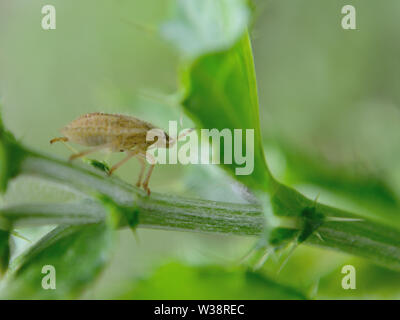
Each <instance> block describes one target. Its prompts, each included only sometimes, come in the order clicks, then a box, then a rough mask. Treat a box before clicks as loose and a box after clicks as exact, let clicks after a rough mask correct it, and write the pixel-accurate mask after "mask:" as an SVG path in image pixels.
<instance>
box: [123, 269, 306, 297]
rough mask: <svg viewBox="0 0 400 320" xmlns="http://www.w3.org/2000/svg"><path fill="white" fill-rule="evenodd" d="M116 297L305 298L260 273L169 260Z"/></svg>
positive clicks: (301, 294)
mask: <svg viewBox="0 0 400 320" xmlns="http://www.w3.org/2000/svg"><path fill="white" fill-rule="evenodd" d="M118 298H119V299H161V300H162V299H278V300H279V299H307V297H306V296H305V295H304V294H303V293H301V292H299V291H297V290H295V289H293V288H291V287H288V286H284V285H281V284H279V283H277V282H275V281H272V280H270V279H268V278H266V277H264V276H262V275H260V274H257V273H253V272H249V271H243V270H238V269H236V270H227V269H224V268H222V267H217V266H202V267H190V266H185V265H182V264H179V263H170V264H167V265H165V266H162V267H161V268H159V269H158V270H157V271H156V272H155V273H154V274H153V275H152V276H151V277H150V278H149V279H146V280H141V281H139V282H138V284H137V285H136V287H135V288H134V289H133V290H129V291H127V292H126V293H124V294H122V295H121V296H119V297H118Z"/></svg>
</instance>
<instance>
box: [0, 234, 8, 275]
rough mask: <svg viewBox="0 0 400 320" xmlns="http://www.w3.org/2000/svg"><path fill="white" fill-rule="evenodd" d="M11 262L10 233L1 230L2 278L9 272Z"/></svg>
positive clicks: (0, 264)
mask: <svg viewBox="0 0 400 320" xmlns="http://www.w3.org/2000/svg"><path fill="white" fill-rule="evenodd" d="M9 262H10V232H8V231H6V230H1V229H0V277H1V276H2V275H3V274H4V273H5V272H6V271H7V269H8V264H9Z"/></svg>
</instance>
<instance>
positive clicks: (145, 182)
mask: <svg viewBox="0 0 400 320" xmlns="http://www.w3.org/2000/svg"><path fill="white" fill-rule="evenodd" d="M154 166H155V164H152V165H151V166H150V168H149V171H148V172H147V175H146V179H144V182H143V189H144V190H145V191H147V195H150V189H149V180H150V177H151V174H152V172H153V169H154Z"/></svg>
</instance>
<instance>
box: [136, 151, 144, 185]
mask: <svg viewBox="0 0 400 320" xmlns="http://www.w3.org/2000/svg"><path fill="white" fill-rule="evenodd" d="M138 160H139V162H140V166H141V168H140V173H139V177H138V181H137V182H136V186H137V187H140V185H141V184H142V178H143V174H144V171H145V169H146V162H145V161H144V160H143V159H142V158H141V155H139V157H138Z"/></svg>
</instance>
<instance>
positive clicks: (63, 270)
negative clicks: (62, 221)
mask: <svg viewBox="0 0 400 320" xmlns="http://www.w3.org/2000/svg"><path fill="white" fill-rule="evenodd" d="M112 235H113V233H112V230H111V229H110V228H109V227H108V226H107V225H105V224H104V223H101V224H92V225H81V226H60V227H57V228H56V229H54V230H53V231H52V232H50V233H49V234H47V235H46V236H44V237H43V238H42V239H41V240H39V241H38V243H36V244H35V245H34V246H33V247H31V248H30V249H29V250H28V252H27V253H26V254H24V255H22V256H21V257H19V258H18V259H17V262H16V264H17V266H16V267H15V268H14V272H13V274H12V276H11V277H10V279H9V281H8V283H7V286H6V287H5V288H4V290H3V292H2V294H1V295H0V297H1V298H6V299H72V298H76V297H77V296H79V294H80V293H81V292H82V291H83V289H85V288H86V287H87V286H88V285H89V284H91V283H92V282H93V281H94V280H95V279H96V277H97V276H98V275H99V273H100V271H101V270H102V269H103V268H104V266H105V264H106V262H107V261H108V259H109V256H110V249H111V248H112V242H113V241H112V238H113V237H112ZM44 266H53V267H54V268H55V271H56V289H54V290H52V289H47V290H46V289H43V287H42V280H43V278H44V277H45V276H46V273H42V270H43V267H44Z"/></svg>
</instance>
